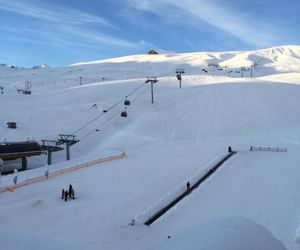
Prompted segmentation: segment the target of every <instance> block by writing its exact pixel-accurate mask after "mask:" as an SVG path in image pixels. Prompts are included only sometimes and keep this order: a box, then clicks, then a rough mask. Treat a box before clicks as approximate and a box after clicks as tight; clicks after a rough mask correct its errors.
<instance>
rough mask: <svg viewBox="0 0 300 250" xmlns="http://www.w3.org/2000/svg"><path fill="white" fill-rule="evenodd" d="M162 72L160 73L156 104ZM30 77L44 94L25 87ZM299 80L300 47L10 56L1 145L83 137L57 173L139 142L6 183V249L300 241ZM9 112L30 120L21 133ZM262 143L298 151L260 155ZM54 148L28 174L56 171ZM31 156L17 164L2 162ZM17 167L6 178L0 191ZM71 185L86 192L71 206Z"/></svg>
mask: <svg viewBox="0 0 300 250" xmlns="http://www.w3.org/2000/svg"><path fill="white" fill-rule="evenodd" d="M179 68H183V69H184V70H185V74H183V75H182V89H180V88H179V85H178V81H177V79H176V77H175V71H176V69H179ZM251 74H252V77H251ZM149 76H151V77H154V76H156V77H158V78H157V79H158V80H159V82H157V83H155V84H154V86H153V91H154V103H153V104H152V103H151V88H150V84H149V83H145V81H146V77H149ZM26 81H27V82H29V85H30V86H31V92H32V94H31V95H23V94H22V93H18V90H19V92H20V90H22V89H24V88H25V82H26ZM299 81H300V47H299V46H283V47H275V48H270V49H264V50H259V51H250V52H241V51H238V52H224V53H220V52H218V53H217V52H216V53H212V52H210V53H204V52H203V53H189V54H160V55H136V56H128V57H121V58H113V59H106V60H101V61H94V62H85V63H77V64H74V65H70V66H67V67H62V68H51V67H48V66H46V65H41V66H36V67H33V68H31V69H24V68H18V67H16V66H13V67H11V66H8V65H4V64H1V65H0V85H1V86H2V87H4V89H3V94H0V111H1V115H0V141H22V140H27V139H34V140H37V141H39V142H41V140H43V139H48V140H57V139H58V137H59V134H75V135H76V136H77V138H78V139H79V140H80V141H79V142H78V143H77V144H75V145H73V146H72V147H71V158H72V159H71V161H68V162H66V161H65V151H60V152H56V153H53V163H54V164H53V165H50V166H48V169H49V170H50V171H52V170H57V169H61V168H64V167H67V166H72V165H76V164H78V163H82V162H86V161H90V160H94V159H98V158H101V157H106V156H111V155H117V154H119V153H121V152H123V151H124V152H126V157H125V158H124V159H122V160H119V161H112V162H107V163H103V164H99V165H96V166H94V167H90V168H84V169H81V170H78V171H75V172H71V173H68V174H64V175H61V176H58V177H53V178H50V179H48V180H45V181H43V182H39V183H36V184H32V185H28V186H26V187H23V188H20V189H16V190H15V191H14V192H5V193H0V196H1V199H0V214H1V219H0V228H1V229H2V230H0V240H1V246H4V249H12V250H14V249H41V248H42V249H45V250H48V249H49V250H50V249H111V250H116V249H125V250H126V249H128V250H135V249H136V250H140V249H199V248H201V249H205V250H206V249H225V250H235V249H236V250H240V249H255V250H257V249H272V250H277V249H278V250H283V249H289V250H294V249H299V247H300V191H299V190H300V182H299V176H300V168H299V166H298V165H299V164H298V158H299V155H300V132H299V131H300V113H299V110H300V87H299V84H298V83H299ZM126 97H127V98H126ZM126 99H127V100H130V102H131V103H130V106H128V107H127V108H126V109H125V106H124V101H125V100H126ZM103 110H107V111H108V112H103ZM123 111H126V112H127V114H128V117H127V118H124V117H121V116H120V114H121V112H123ZM9 121H15V122H17V129H8V128H7V127H6V122H9ZM251 145H253V146H263V147H272V148H287V152H268V151H261V152H258V151H249V148H250V146H251ZM228 146H231V147H232V148H233V149H234V150H235V151H237V154H236V155H235V156H234V157H232V158H231V159H230V160H228V161H226V162H225V163H224V164H223V166H222V167H221V168H220V169H219V170H218V171H217V172H216V173H215V174H213V175H212V176H211V177H210V178H209V179H208V180H207V181H206V182H205V183H204V184H202V185H201V186H200V187H199V188H197V189H196V190H195V191H193V192H192V193H191V194H190V195H189V196H187V197H186V198H185V199H183V200H182V201H181V202H180V203H178V204H177V205H176V206H175V207H173V208H172V209H171V210H169V211H168V212H167V213H166V214H165V215H163V216H162V217H161V218H160V219H158V220H157V221H156V222H154V223H153V224H152V225H151V226H145V225H144V224H143V223H144V222H145V220H146V219H147V218H148V217H149V216H151V215H153V213H154V212H155V211H156V210H157V209H159V208H160V207H161V206H163V205H164V204H166V202H167V201H169V200H170V199H171V198H172V197H175V196H177V195H179V194H180V193H182V192H183V191H184V190H185V188H186V186H185V184H186V182H188V181H190V182H192V184H193V182H194V181H196V180H197V178H199V177H200V176H201V174H202V173H203V171H205V169H207V168H208V167H209V166H211V164H213V162H214V161H215V160H216V159H218V158H220V157H221V156H223V155H225V154H226V151H227V148H228ZM46 158H47V156H46V155H42V156H38V157H30V158H29V159H28V162H29V170H27V171H24V172H19V173H18V180H19V181H20V180H26V179H27V178H31V177H36V176H40V175H43V174H44V172H45V169H46V168H45V164H46ZM19 166H20V161H14V162H5V163H4V165H3V169H2V170H5V169H6V170H7V169H13V168H15V167H19ZM13 177H14V175H13V174H11V175H6V176H2V177H1V183H0V187H3V186H8V185H12V183H13ZM70 183H71V184H72V185H73V187H74V189H75V196H76V199H75V200H68V201H67V202H64V201H63V200H62V199H61V198H60V193H61V190H62V189H63V188H67V187H68V185H69V184H70ZM235 236H236V238H235ZM200 243H201V244H200ZM223 243H224V244H223ZM243 244H246V245H243ZM241 245H242V247H241Z"/></svg>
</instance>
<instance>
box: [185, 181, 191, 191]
mask: <svg viewBox="0 0 300 250" xmlns="http://www.w3.org/2000/svg"><path fill="white" fill-rule="evenodd" d="M190 187H191V184H190V182H189V181H188V182H187V184H186V189H187V190H189V189H190Z"/></svg>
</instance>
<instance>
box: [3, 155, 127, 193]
mask: <svg viewBox="0 0 300 250" xmlns="http://www.w3.org/2000/svg"><path fill="white" fill-rule="evenodd" d="M125 156H126V154H125V152H123V153H121V154H119V155H115V156H109V157H104V158H99V159H96V160H93V161H88V162H84V163H79V164H76V165H74V166H72V167H66V168H62V169H59V170H55V171H53V172H50V171H49V173H48V174H47V175H42V176H41V175H40V176H36V177H32V178H29V179H26V180H24V181H21V182H19V183H17V184H16V185H14V184H12V185H8V186H4V187H0V193H3V192H7V191H13V190H14V189H16V188H21V187H24V186H27V185H30V184H33V183H37V182H41V181H44V180H47V179H49V178H51V177H54V176H60V175H63V174H66V173H70V172H73V171H75V170H78V169H81V168H86V167H91V166H94V165H96V164H100V163H104V162H109V161H114V160H121V159H123V158H124V157H125Z"/></svg>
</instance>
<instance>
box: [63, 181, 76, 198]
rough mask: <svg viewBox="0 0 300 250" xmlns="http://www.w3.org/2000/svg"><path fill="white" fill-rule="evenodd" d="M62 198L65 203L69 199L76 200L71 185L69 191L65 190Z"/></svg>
mask: <svg viewBox="0 0 300 250" xmlns="http://www.w3.org/2000/svg"><path fill="white" fill-rule="evenodd" d="M61 198H62V199H64V200H65V201H67V200H68V198H70V199H75V191H74V189H73V186H72V185H71V184H70V185H69V189H63V190H62V191H61Z"/></svg>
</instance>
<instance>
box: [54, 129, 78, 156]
mask: <svg viewBox="0 0 300 250" xmlns="http://www.w3.org/2000/svg"><path fill="white" fill-rule="evenodd" d="M59 136H60V139H58V144H57V145H61V144H66V156H67V161H69V160H70V147H71V146H72V145H74V144H76V143H77V142H79V140H78V139H77V138H76V135H65V134H60V135H59Z"/></svg>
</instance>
